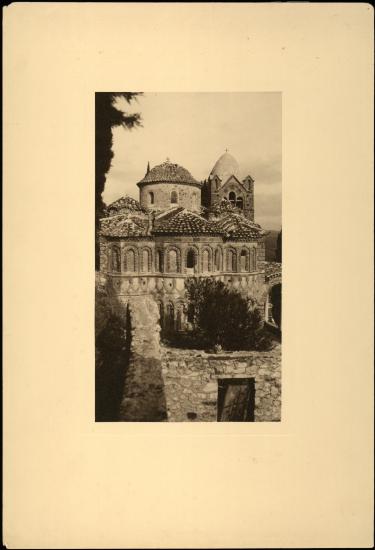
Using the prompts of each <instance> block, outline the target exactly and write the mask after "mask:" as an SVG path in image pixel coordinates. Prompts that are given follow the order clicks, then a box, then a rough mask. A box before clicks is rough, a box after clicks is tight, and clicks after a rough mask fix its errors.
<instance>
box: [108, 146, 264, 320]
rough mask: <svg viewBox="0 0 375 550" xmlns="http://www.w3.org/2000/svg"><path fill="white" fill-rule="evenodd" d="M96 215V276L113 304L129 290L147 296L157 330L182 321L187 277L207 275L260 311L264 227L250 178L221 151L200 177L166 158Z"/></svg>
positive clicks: (185, 314) (124, 299) (123, 303)
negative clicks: (134, 191)
mask: <svg viewBox="0 0 375 550" xmlns="http://www.w3.org/2000/svg"><path fill="white" fill-rule="evenodd" d="M137 186H138V188H139V201H136V200H135V199H133V198H131V197H128V196H124V197H122V198H120V199H118V200H116V201H115V202H113V203H112V204H110V205H108V206H107V208H106V212H105V217H104V218H102V219H101V221H100V279H101V282H102V283H104V284H105V285H106V288H107V289H108V293H109V294H110V296H111V302H112V307H113V310H118V311H123V309H122V308H123V306H126V304H127V301H128V300H129V298H130V297H132V296H139V295H149V296H153V298H154V299H155V301H156V302H157V304H158V307H159V312H160V324H161V327H162V329H163V330H165V331H176V330H177V331H178V330H186V329H187V328H189V314H188V309H187V305H186V298H185V279H186V278H187V277H207V276H211V277H214V278H216V279H219V280H221V281H223V282H224V283H225V284H226V285H228V286H229V287H231V288H233V289H235V290H237V291H239V292H240V293H241V294H242V295H243V296H244V297H245V298H246V299H247V300H248V301H249V302H250V303H251V304H253V305H254V306H256V307H259V308H260V310H261V312H262V313H263V314H264V308H265V307H266V301H267V285H266V284H265V283H266V280H265V242H264V236H265V234H266V232H265V231H264V230H263V229H262V228H261V227H260V225H258V224H257V223H255V222H254V180H253V178H252V177H251V176H250V175H246V176H245V177H244V178H241V175H240V167H239V165H238V162H237V161H236V159H235V158H234V157H233V156H232V155H231V154H230V153H229V152H228V151H226V152H225V153H224V154H223V155H221V157H220V158H219V159H218V160H217V162H216V163H215V164H214V166H213V168H212V170H211V172H210V174H209V175H208V177H207V179H206V180H204V181H201V182H199V181H197V180H196V179H194V177H193V176H192V175H191V174H190V172H189V171H188V170H187V169H186V168H183V167H182V166H179V165H178V164H174V163H172V162H170V161H169V159H167V160H166V161H165V162H163V163H162V164H159V165H157V166H154V167H153V168H151V169H150V166H149V165H148V166H147V171H146V174H145V176H144V177H143V179H142V180H141V181H139V182H138V183H137Z"/></svg>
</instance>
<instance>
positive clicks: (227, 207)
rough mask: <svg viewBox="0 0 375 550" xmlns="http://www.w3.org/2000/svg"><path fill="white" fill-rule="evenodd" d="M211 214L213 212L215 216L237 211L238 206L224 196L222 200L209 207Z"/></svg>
mask: <svg viewBox="0 0 375 550" xmlns="http://www.w3.org/2000/svg"><path fill="white" fill-rule="evenodd" d="M208 211H209V213H210V214H213V215H214V216H220V215H222V214H226V213H228V212H233V213H236V212H237V208H236V207H235V206H233V204H232V203H231V202H229V201H228V200H227V199H225V198H222V199H221V201H219V202H217V203H215V204H213V205H212V206H211V207H210V208H209V209H208Z"/></svg>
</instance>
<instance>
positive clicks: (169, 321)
mask: <svg viewBox="0 0 375 550" xmlns="http://www.w3.org/2000/svg"><path fill="white" fill-rule="evenodd" d="M166 325H167V327H168V329H169V330H173V329H174V307H173V304H168V305H167V315H166Z"/></svg>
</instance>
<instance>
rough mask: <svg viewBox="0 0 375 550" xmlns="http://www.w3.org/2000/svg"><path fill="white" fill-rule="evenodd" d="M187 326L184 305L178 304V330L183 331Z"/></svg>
mask: <svg viewBox="0 0 375 550" xmlns="http://www.w3.org/2000/svg"><path fill="white" fill-rule="evenodd" d="M184 325H185V313H184V305H183V304H178V306H177V319H176V328H177V330H183V329H184Z"/></svg>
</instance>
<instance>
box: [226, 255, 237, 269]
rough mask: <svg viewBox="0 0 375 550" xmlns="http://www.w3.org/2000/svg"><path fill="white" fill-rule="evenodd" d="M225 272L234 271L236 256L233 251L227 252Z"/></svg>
mask: <svg viewBox="0 0 375 550" xmlns="http://www.w3.org/2000/svg"><path fill="white" fill-rule="evenodd" d="M227 271H236V256H235V253H234V251H233V250H227Z"/></svg>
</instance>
